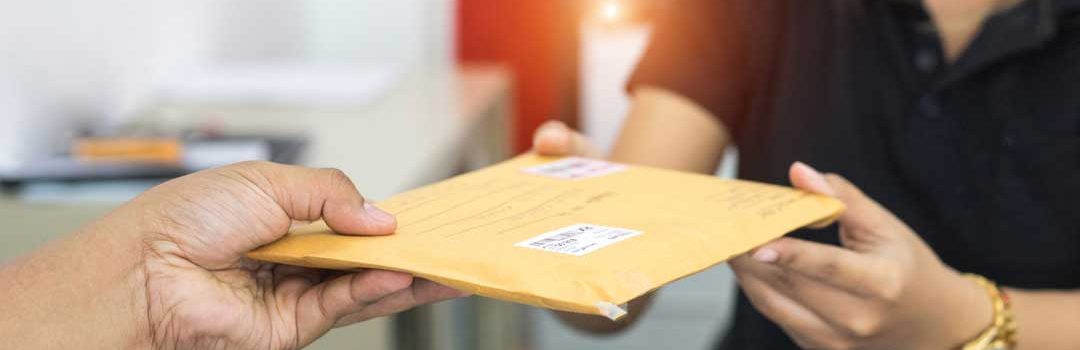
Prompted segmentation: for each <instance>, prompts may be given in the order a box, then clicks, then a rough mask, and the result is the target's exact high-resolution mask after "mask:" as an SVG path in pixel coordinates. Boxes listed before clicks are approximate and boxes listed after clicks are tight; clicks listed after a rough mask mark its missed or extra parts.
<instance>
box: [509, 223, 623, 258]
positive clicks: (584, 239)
mask: <svg viewBox="0 0 1080 350" xmlns="http://www.w3.org/2000/svg"><path fill="white" fill-rule="evenodd" d="M640 234H641V231H635V230H629V229H625V228H617V227H607V226H600V225H590V224H576V225H570V226H567V227H563V228H560V229H558V230H554V231H551V232H547V233H544V234H542V235H539V236H536V237H533V238H530V239H528V240H525V241H522V242H520V243H518V244H515V245H514V246H517V247H525V248H532V249H539V250H543V251H548V252H554V253H563V254H570V255H575V256H582V255H585V254H589V253H592V252H594V251H596V250H597V249H600V248H603V247H606V246H609V245H612V244H614V243H616V242H619V241H622V240H625V239H627V238H630V237H634V236H637V235H640Z"/></svg>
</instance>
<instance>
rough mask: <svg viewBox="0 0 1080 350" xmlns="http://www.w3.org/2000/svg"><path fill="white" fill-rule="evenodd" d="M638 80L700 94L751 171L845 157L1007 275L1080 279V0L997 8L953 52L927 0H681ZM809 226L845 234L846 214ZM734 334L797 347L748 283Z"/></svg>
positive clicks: (953, 245) (1033, 281) (904, 215)
mask: <svg viewBox="0 0 1080 350" xmlns="http://www.w3.org/2000/svg"><path fill="white" fill-rule="evenodd" d="M665 12H666V14H664V15H662V16H661V19H660V20H658V22H657V24H656V27H655V30H654V33H653V39H652V41H651V44H650V46H649V48H648V50H647V51H646V54H645V56H644V58H643V59H642V61H641V63H640V65H639V67H638V69H637V71H636V72H635V73H634V75H633V77H632V79H631V82H630V87H631V88H633V87H634V86H638V85H642V84H644V85H653V86H658V87H663V88H667V89H669V90H673V91H675V92H678V93H680V94H682V95H684V96H687V97H689V98H691V99H692V100H694V101H696V102H697V103H698V104H700V105H701V106H703V107H704V108H706V109H708V110H709V111H710V112H712V113H713V114H714V115H716V116H717V117H719V118H721V119H722V121H723V123H724V124H725V125H726V126H727V127H728V128H729V129H730V131H731V132H732V134H733V138H734V142H735V144H736V145H737V146H738V148H739V152H740V159H739V176H740V177H741V178H744V179H750V180H756V181H765V182H771V183H777V184H788V179H787V170H788V167H789V166H790V165H791V163H792V162H794V161H797V160H801V161H804V162H807V163H809V164H811V165H813V166H815V167H817V168H819V169H821V170H824V171H831V172H836V173H839V174H842V175H844V176H846V177H847V178H848V179H850V180H851V181H853V182H854V183H855V184H856V185H858V186H859V187H861V188H862V189H863V190H864V191H865V192H866V193H867V194H868V195H870V196H871V197H873V198H875V199H877V200H878V201H879V202H881V203H882V204H883V205H884V206H885V207H887V208H888V209H889V210H891V211H892V212H893V213H895V214H896V215H897V216H899V217H900V218H901V219H902V220H903V221H904V222H906V223H907V224H908V225H910V226H911V227H912V228H913V229H914V230H915V231H917V232H918V233H919V234H920V235H921V236H922V237H923V239H924V240H926V242H927V243H929V244H930V246H931V247H933V249H934V251H935V252H937V254H938V255H939V256H940V257H941V259H942V260H944V261H945V263H947V264H949V265H950V266H952V267H954V268H956V269H958V270H960V271H970V272H975V273H980V274H983V275H986V276H988V277H990V278H992V279H994V280H996V281H999V282H1000V283H1002V284H1004V285H1007V286H1014V287H1024V288H1077V287H1080V205H1077V204H1076V203H1077V202H1080V0H1029V1H1026V2H1023V3H1021V4H1019V5H1016V6H1015V7H1012V8H1010V9H1007V10H1004V11H1001V12H998V13H995V14H994V15H993V16H992V17H991V18H989V19H988V20H987V21H986V22H985V24H984V26H983V28H982V30H981V32H980V33H979V34H978V36H977V37H976V38H975V39H974V40H973V41H972V42H971V44H970V46H969V47H968V49H967V50H966V52H965V53H964V54H963V55H962V56H961V57H960V58H959V59H958V60H957V61H955V62H954V63H951V64H949V63H947V62H945V59H944V58H943V56H942V49H941V45H940V42H939V41H938V39H937V35H936V34H935V32H934V27H933V24H932V23H931V22H930V21H929V20H928V17H927V13H926V12H925V11H924V9H923V8H922V6H921V2H919V1H917V0H914V1H902V0H686V1H672V2H671V3H670V6H668V7H667V10H666V11H665ZM795 235H796V236H798V237H801V238H806V239H811V240H815V241H823V242H831V243H834V244H835V243H836V242H837V240H838V239H837V232H836V228H835V227H833V228H831V229H828V230H822V231H802V232H797V233H796V234H795ZM720 348H721V349H796V347H795V345H793V344H792V343H791V341H790V340H789V339H788V337H787V336H785V335H784V333H783V332H782V331H781V330H780V329H779V328H777V327H776V326H775V325H774V324H773V323H771V322H770V321H768V320H767V319H765V318H764V317H762V316H761V315H760V314H759V313H758V312H757V311H756V310H754V309H753V307H752V306H751V305H750V303H749V302H748V301H747V300H746V298H745V297H743V296H742V295H740V296H739V298H738V304H737V307H736V314H735V319H734V323H733V328H732V329H731V330H730V332H728V335H727V336H726V337H725V338H724V340H723V341H722V342H721V344H720Z"/></svg>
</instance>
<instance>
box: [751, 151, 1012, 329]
mask: <svg viewBox="0 0 1080 350" xmlns="http://www.w3.org/2000/svg"><path fill="white" fill-rule="evenodd" d="M790 177H791V182H792V183H793V184H794V185H795V187H797V188H800V189H802V190H805V191H809V192H815V193H819V194H825V195H830V196H835V197H837V198H838V199H840V200H841V201H843V202H844V204H846V205H847V211H846V212H845V213H844V214H843V215H842V216H841V217H840V219H839V225H840V239H841V242H842V243H843V247H836V246H832V245H825V244H820V243H815V242H809V241H805V240H799V239H794V238H781V239H779V240H777V241H774V242H772V243H769V244H766V245H765V246H762V247H760V248H758V249H756V250H754V251H753V252H750V253H747V254H745V255H743V256H740V257H738V258H736V259H734V260H732V261H731V266H732V269H734V271H735V275H736V277H737V278H738V281H739V284H740V285H741V287H742V289H743V291H744V292H745V293H746V295H747V297H748V298H749V299H750V301H751V302H752V303H753V304H754V306H755V307H757V309H758V310H759V311H761V312H762V313H763V314H764V315H765V316H766V317H768V318H769V319H771V320H773V321H774V322H776V323H777V324H779V325H780V327H781V328H783V329H784V331H785V332H787V334H788V335H789V336H791V337H792V339H793V340H795V342H796V343H798V345H799V346H802V347H804V348H811V349H954V348H956V347H957V346H959V345H961V344H963V343H964V342H966V341H968V340H970V339H972V338H974V337H975V336H976V335H977V334H978V333H979V332H980V331H981V330H983V329H984V328H986V327H988V326H989V325H990V323H991V318H992V306H991V304H990V299H989V297H988V296H987V294H986V292H985V291H984V290H983V289H982V288H981V287H979V286H978V285H976V284H974V283H973V282H971V281H969V280H967V279H966V278H964V277H963V276H962V275H960V274H959V273H957V272H956V271H954V270H953V269H951V268H950V267H948V266H946V265H944V264H943V263H942V262H941V261H940V260H939V259H938V257H937V256H936V255H935V254H934V252H933V251H932V250H931V249H930V248H929V247H928V246H927V245H926V244H925V243H924V242H923V241H922V240H921V239H920V238H919V236H918V235H916V234H915V232H913V231H912V230H911V229H910V228H908V227H907V225H905V224H904V223H903V222H901V221H900V220H899V219H897V218H896V217H895V216H893V215H892V213H890V212H889V211H887V210H886V209H885V208H882V207H881V206H880V205H879V204H878V203H876V202H874V201H873V200H872V199H870V198H867V197H866V196H865V195H864V194H863V193H862V192H861V191H860V190H859V189H858V188H856V187H855V186H854V185H852V184H851V183H850V182H848V181H847V180H845V179H844V178H842V177H840V176H837V175H833V174H829V175H821V174H820V173H818V172H817V171H815V170H813V169H812V168H810V167H809V166H806V165H804V164H802V163H796V164H795V165H793V166H792V167H791V174H790Z"/></svg>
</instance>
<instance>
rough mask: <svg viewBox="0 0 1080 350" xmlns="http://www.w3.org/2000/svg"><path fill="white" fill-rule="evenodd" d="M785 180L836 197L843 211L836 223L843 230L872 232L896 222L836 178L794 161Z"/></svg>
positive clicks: (808, 189)
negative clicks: (841, 203) (788, 178)
mask: <svg viewBox="0 0 1080 350" xmlns="http://www.w3.org/2000/svg"><path fill="white" fill-rule="evenodd" d="M789 177H790V178H791V183H792V185H794V186H795V188H798V189H800V190H804V191H807V192H811V193H817V194H822V195H827V196H832V197H836V199H839V200H840V201H841V202H843V203H844V205H845V206H846V207H847V209H846V210H845V211H844V213H843V214H841V215H840V218H839V219H838V221H839V222H840V224H841V225H843V226H845V227H846V228H849V229H865V230H871V231H874V230H873V228H876V227H881V226H882V225H883V224H889V223H894V222H895V221H896V218H895V217H893V215H892V214H891V213H889V211H887V210H886V209H885V208H883V207H882V206H881V205H880V204H878V203H877V202H875V201H874V200H873V199H870V198H869V197H867V196H866V194H864V193H863V192H862V190H860V189H859V188H858V187H856V186H855V185H854V184H852V183H851V182H850V181H848V180H847V179H845V178H844V177H842V176H840V175H836V174H821V173H820V172H818V171H817V170H815V169H814V168H812V167H810V166H809V165H806V164H804V163H802V162H795V164H792V165H791V170H790V171H789Z"/></svg>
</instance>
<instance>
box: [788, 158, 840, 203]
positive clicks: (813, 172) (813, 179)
mask: <svg viewBox="0 0 1080 350" xmlns="http://www.w3.org/2000/svg"><path fill="white" fill-rule="evenodd" d="M793 166H794V167H796V168H799V169H801V171H804V172H806V173H807V174H810V176H809V177H808V178H807V180H809V181H810V187H812V188H814V189H816V190H817V191H818V193H821V194H824V195H828V196H835V195H836V192H835V191H833V188H832V185H829V182H828V181H826V180H825V175H822V174H821V172H819V171H817V169H814V167H811V166H809V165H806V163H803V162H795V165H793Z"/></svg>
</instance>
